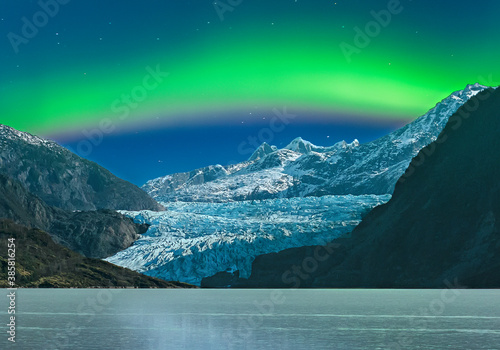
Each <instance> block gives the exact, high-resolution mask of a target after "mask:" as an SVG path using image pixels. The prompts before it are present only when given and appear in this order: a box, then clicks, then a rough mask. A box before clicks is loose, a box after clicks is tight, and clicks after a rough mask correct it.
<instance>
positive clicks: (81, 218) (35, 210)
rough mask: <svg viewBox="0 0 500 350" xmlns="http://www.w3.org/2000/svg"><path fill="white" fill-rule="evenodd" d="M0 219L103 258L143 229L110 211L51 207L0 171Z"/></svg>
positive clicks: (125, 243)
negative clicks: (34, 229)
mask: <svg viewBox="0 0 500 350" xmlns="http://www.w3.org/2000/svg"><path fill="white" fill-rule="evenodd" d="M0 218H5V219H11V220H13V221H15V222H17V223H19V224H22V225H24V226H28V227H33V228H39V229H41V230H44V231H47V232H49V233H50V234H51V236H52V238H53V239H54V240H55V241H56V242H58V243H61V244H63V245H64V246H66V247H68V248H70V249H72V250H74V251H76V252H78V253H81V254H83V255H85V256H87V257H92V258H106V257H108V256H111V255H113V254H115V253H117V252H119V251H121V250H123V249H126V248H128V247H129V246H130V245H131V244H132V243H133V242H134V241H135V240H136V239H137V238H139V234H141V233H144V232H145V231H146V230H147V226H145V225H138V224H135V223H134V222H133V221H132V219H130V218H127V217H125V216H123V215H121V214H119V213H116V212H114V211H111V210H99V211H90V212H70V211H65V210H62V209H59V208H55V207H51V206H49V205H47V204H45V203H44V202H43V201H42V200H41V199H40V198H38V197H37V196H35V195H33V194H31V193H29V192H28V191H27V190H26V189H25V188H24V187H23V186H22V185H21V183H20V182H18V181H16V180H13V179H10V178H8V177H7V176H5V175H2V174H0Z"/></svg>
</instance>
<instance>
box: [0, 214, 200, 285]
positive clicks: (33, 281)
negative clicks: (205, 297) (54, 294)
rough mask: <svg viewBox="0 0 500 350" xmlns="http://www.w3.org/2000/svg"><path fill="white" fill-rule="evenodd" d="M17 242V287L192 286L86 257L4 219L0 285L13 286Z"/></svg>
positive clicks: (0, 225)
mask: <svg viewBox="0 0 500 350" xmlns="http://www.w3.org/2000/svg"><path fill="white" fill-rule="evenodd" d="M10 238H15V244H16V272H17V273H16V287H28V288H92V287H99V288H110V287H119V288H130V287H133V288H192V287H193V286H190V285H188V284H185V283H179V282H167V281H163V280H159V279H156V278H152V277H149V276H145V275H141V274H140V273H137V272H134V271H131V270H128V269H124V268H121V267H118V266H115V265H113V264H110V263H108V262H105V261H102V260H98V259H92V258H85V257H83V256H81V255H80V254H77V253H75V252H72V251H71V250H69V249H68V248H65V247H63V246H61V245H59V244H57V243H55V242H54V241H53V240H52V239H51V237H50V236H49V235H48V234H47V233H45V232H43V231H41V230H38V229H29V228H27V227H24V226H21V225H17V224H15V223H13V222H12V221H10V220H5V219H0V244H1V245H2V247H5V249H2V250H1V251H0V288H8V287H10V286H9V284H8V280H7V272H8V255H7V244H8V239H10Z"/></svg>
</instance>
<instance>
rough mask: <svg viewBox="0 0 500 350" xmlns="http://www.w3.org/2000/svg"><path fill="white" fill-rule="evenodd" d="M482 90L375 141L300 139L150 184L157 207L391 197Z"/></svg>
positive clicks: (460, 94)
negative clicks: (415, 163) (324, 144)
mask: <svg viewBox="0 0 500 350" xmlns="http://www.w3.org/2000/svg"><path fill="white" fill-rule="evenodd" d="M484 88H485V87H484V86H481V85H479V84H475V85H468V86H467V87H466V88H465V89H464V90H462V91H457V92H454V93H453V94H451V95H450V96H449V97H447V98H446V99H444V100H443V101H441V102H440V103H438V104H437V105H436V107H434V108H433V109H431V110H430V111H429V112H428V113H427V114H425V115H424V116H422V117H420V118H418V119H417V120H415V121H414V122H412V123H410V124H408V125H406V126H405V127H403V128H401V129H399V130H397V131H395V132H393V133H391V134H389V135H387V136H384V137H382V138H380V139H378V140H375V141H372V142H369V143H366V144H359V142H358V141H357V140H354V141H353V142H352V143H346V142H344V141H343V142H339V143H337V144H335V145H333V146H330V147H320V146H315V145H313V144H311V143H310V142H307V141H305V140H302V139H301V138H297V139H295V140H294V141H292V142H291V143H290V144H289V145H288V146H287V147H285V148H284V149H277V148H276V147H275V146H269V145H267V144H263V145H262V146H260V147H259V148H258V149H257V150H256V151H255V153H254V154H253V155H252V156H251V157H250V159H249V160H248V161H247V162H243V163H240V164H236V165H230V166H221V165H214V166H209V167H206V168H202V169H197V170H194V171H191V172H188V173H179V174H173V175H168V176H165V177H162V178H158V179H155V180H151V181H149V182H148V183H147V184H145V185H144V186H143V189H144V190H145V191H146V192H148V193H149V194H150V195H151V196H152V197H154V198H155V199H157V200H158V201H161V202H172V201H184V202H231V201H242V200H255V199H270V198H291V197H306V196H322V195H347V194H353V195H362V194H378V195H380V194H390V193H392V191H393V189H394V185H395V184H396V181H397V180H398V179H399V177H400V176H401V175H402V174H403V173H404V171H405V170H406V168H407V167H408V165H409V163H410V161H411V159H412V158H413V157H414V156H416V155H417V153H418V152H419V150H420V149H422V148H423V147H425V146H426V145H428V144H430V143H431V142H432V141H434V140H435V139H436V138H437V136H438V135H439V133H440V132H441V131H442V129H443V128H444V126H445V124H446V122H447V121H448V119H449V117H450V116H451V115H452V114H453V113H455V112H456V111H457V109H458V108H459V107H460V106H461V105H463V104H464V103H465V102H466V101H467V100H468V99H469V98H471V97H472V96H474V95H475V94H477V93H478V92H480V91H482V90H483V89H484Z"/></svg>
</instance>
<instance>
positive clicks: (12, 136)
mask: <svg viewBox="0 0 500 350" xmlns="http://www.w3.org/2000/svg"><path fill="white" fill-rule="evenodd" d="M0 139H4V140H11V141H23V142H25V143H28V144H31V145H34V146H45V147H51V148H52V147H60V146H59V145H58V144H57V143H55V142H54V141H51V140H45V139H42V138H41V137H38V136H35V135H32V134H30V133H27V132H22V131H19V130H16V129H14V128H11V127H10V126H7V125H3V124H0ZM0 141H1V140H0Z"/></svg>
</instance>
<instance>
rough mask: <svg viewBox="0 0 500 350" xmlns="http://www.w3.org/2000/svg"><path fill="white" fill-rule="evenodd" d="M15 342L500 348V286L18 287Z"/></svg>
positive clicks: (1, 317) (0, 303) (3, 317)
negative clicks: (348, 288)
mask: <svg viewBox="0 0 500 350" xmlns="http://www.w3.org/2000/svg"><path fill="white" fill-rule="evenodd" d="M1 293H2V295H4V296H3V297H1V298H0V321H1V322H0V323H1V325H2V327H1V339H0V345H1V346H0V348H2V349H9V348H13V349H14V348H16V349H121V350H127V349H154V350H158V349H273V350H277V349H370V350H373V349H440V350H442V349H453V350H458V349H500V290H456V289H444V290H283V291H279V290H278V291H277V290H96V289H90V290H76V289H73V290H18V291H17V299H16V310H17V312H16V323H17V325H16V326H17V328H16V343H15V344H12V343H9V342H8V341H7V337H8V335H7V333H6V329H7V327H6V324H7V323H8V315H7V308H8V298H7V294H8V293H7V290H5V289H2V290H1Z"/></svg>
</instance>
